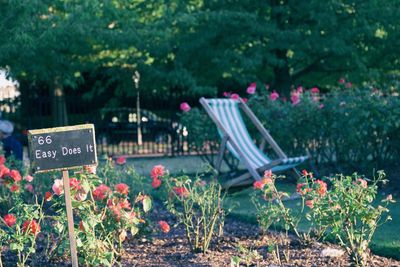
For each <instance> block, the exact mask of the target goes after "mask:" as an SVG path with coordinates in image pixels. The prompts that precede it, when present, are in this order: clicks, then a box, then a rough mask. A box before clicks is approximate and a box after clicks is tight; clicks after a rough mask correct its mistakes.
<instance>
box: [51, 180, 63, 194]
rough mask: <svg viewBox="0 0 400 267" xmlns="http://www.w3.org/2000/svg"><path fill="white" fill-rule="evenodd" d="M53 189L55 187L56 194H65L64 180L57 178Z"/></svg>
mask: <svg viewBox="0 0 400 267" xmlns="http://www.w3.org/2000/svg"><path fill="white" fill-rule="evenodd" d="M51 189H53V192H54V194H56V195H57V196H59V195H61V194H63V193H64V185H63V181H62V180H61V179H55V180H54V184H53V186H52V187H51Z"/></svg>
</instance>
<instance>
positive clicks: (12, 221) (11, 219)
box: [3, 214, 17, 227]
mask: <svg viewBox="0 0 400 267" xmlns="http://www.w3.org/2000/svg"><path fill="white" fill-rule="evenodd" d="M3 220H4V222H5V223H6V224H7V226H9V227H12V226H13V225H14V224H15V223H16V222H17V218H15V216H14V215H13V214H7V215H5V216H4V217H3Z"/></svg>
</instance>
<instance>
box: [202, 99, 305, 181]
mask: <svg viewBox="0 0 400 267" xmlns="http://www.w3.org/2000/svg"><path fill="white" fill-rule="evenodd" d="M200 103H201V104H202V106H203V107H204V109H205V110H206V112H207V114H208V115H209V116H210V118H211V119H212V120H213V121H214V123H215V124H216V125H217V127H218V130H219V133H220V135H221V137H222V141H221V146H220V150H219V152H218V155H217V161H216V164H215V168H216V170H217V171H218V172H220V168H221V164H222V161H223V156H224V153H225V150H226V149H227V148H228V146H230V147H229V148H230V149H228V150H230V152H231V153H234V154H235V153H236V155H235V156H236V157H238V159H239V160H240V161H241V162H242V163H243V164H244V165H245V167H246V168H247V170H248V172H247V173H245V174H243V175H240V176H239V177H236V178H233V179H231V180H229V181H227V182H226V183H225V184H224V185H223V187H224V188H229V187H232V186H240V185H246V184H250V183H252V182H253V181H254V180H253V178H254V179H255V180H261V176H260V174H259V173H262V172H264V171H265V170H269V169H272V170H273V171H274V168H275V169H279V171H283V170H292V171H293V173H294V174H295V175H296V176H297V177H300V172H299V171H298V170H297V169H296V168H295V166H297V165H298V164H300V163H302V162H304V161H305V160H306V159H307V158H308V156H302V157H296V158H288V157H287V155H286V154H285V153H284V152H283V150H282V149H281V148H280V147H279V145H278V144H277V143H276V142H275V140H274V139H273V138H272V136H271V135H270V134H269V132H268V131H267V130H266V129H265V128H264V127H263V125H262V124H261V122H260V121H259V120H258V118H257V117H256V116H255V115H254V113H253V112H252V111H251V109H250V108H249V107H248V106H247V105H246V104H245V103H244V102H243V100H242V99H240V98H239V99H238V100H233V99H206V98H204V97H202V98H201V99H200ZM219 103H222V104H221V105H224V104H225V105H228V106H229V105H230V107H229V108H236V107H234V105H237V106H238V107H239V108H240V109H241V110H242V111H243V112H244V113H245V114H246V115H247V116H248V117H249V119H250V120H251V122H252V123H253V124H254V125H255V127H256V128H257V130H258V131H259V132H260V133H261V135H262V137H263V141H264V140H265V141H266V142H267V143H268V144H269V145H270V146H271V148H272V149H273V150H274V152H275V153H276V154H277V156H278V159H276V160H264V161H265V162H266V164H263V165H261V166H259V165H260V164H258V165H257V166H255V165H254V163H252V162H251V159H249V157H248V156H246V155H245V153H244V151H243V150H242V149H241V148H240V146H239V144H238V142H237V141H236V140H235V139H237V138H234V137H233V135H234V134H233V133H232V132H230V131H229V129H227V128H229V127H225V126H226V125H224V124H223V123H222V122H221V120H220V118H219V117H218V115H217V114H216V112H215V111H214V110H213V108H212V107H211V105H215V106H218V105H219ZM233 111H235V110H233ZM237 116H240V119H242V118H241V114H240V112H239V115H237ZM241 123H243V122H241ZM243 127H244V128H246V126H245V125H244V123H243ZM246 133H247V134H248V132H247V129H246ZM247 141H248V140H247ZM248 142H249V141H248ZM251 142H252V141H251ZM252 144H253V145H254V146H255V144H254V142H252ZM264 145H265V142H262V144H261V147H263V146H264ZM253 149H254V148H253ZM261 149H262V148H261ZM264 155H265V153H264ZM265 156H266V155H265ZM266 158H267V159H268V157H266ZM278 166H279V167H278ZM286 167H287V168H286Z"/></svg>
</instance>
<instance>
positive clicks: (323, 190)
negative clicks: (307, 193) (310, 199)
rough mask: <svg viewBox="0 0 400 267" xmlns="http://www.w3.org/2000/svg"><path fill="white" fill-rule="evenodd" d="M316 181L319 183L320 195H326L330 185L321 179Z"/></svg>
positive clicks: (318, 190)
mask: <svg viewBox="0 0 400 267" xmlns="http://www.w3.org/2000/svg"><path fill="white" fill-rule="evenodd" d="M315 183H316V184H318V189H317V192H318V194H319V195H320V196H324V195H325V194H326V191H327V189H328V186H327V185H326V183H325V182H323V181H321V180H316V181H315Z"/></svg>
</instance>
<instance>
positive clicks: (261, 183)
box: [253, 180, 265, 190]
mask: <svg viewBox="0 0 400 267" xmlns="http://www.w3.org/2000/svg"><path fill="white" fill-rule="evenodd" d="M264 186H265V183H264V181H262V180H260V181H255V182H254V183H253V187H254V189H260V190H262V189H263V188H264Z"/></svg>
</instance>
